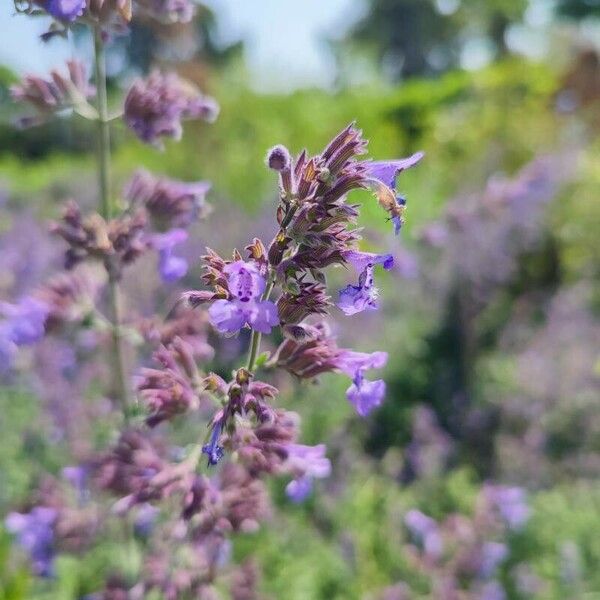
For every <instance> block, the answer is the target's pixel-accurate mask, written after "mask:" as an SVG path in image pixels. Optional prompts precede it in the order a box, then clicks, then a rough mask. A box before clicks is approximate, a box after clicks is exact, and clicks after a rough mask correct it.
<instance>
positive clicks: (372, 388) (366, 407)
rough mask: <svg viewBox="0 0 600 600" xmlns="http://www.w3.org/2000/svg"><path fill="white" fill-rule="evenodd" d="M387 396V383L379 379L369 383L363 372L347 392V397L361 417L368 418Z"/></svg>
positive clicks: (357, 376)
mask: <svg viewBox="0 0 600 600" xmlns="http://www.w3.org/2000/svg"><path fill="white" fill-rule="evenodd" d="M384 396H385V381H383V379H377V380H376V381H368V380H366V379H365V378H364V376H363V374H362V372H359V373H358V374H357V375H356V377H355V378H354V380H353V382H352V385H351V386H350V387H349V388H348V390H347V391H346V397H347V398H348V400H349V401H350V402H351V404H353V405H354V408H356V412H357V413H358V414H359V415H360V416H361V417H366V416H367V415H368V414H369V413H370V412H371V411H372V410H373V409H374V408H376V407H377V406H379V405H380V404H381V402H382V401H383V397H384Z"/></svg>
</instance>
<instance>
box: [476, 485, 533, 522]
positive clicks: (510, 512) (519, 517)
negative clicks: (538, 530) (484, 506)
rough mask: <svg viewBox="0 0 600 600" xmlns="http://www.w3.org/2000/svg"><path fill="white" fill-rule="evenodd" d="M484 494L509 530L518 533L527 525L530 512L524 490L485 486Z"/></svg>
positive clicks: (501, 486)
mask: <svg viewBox="0 0 600 600" xmlns="http://www.w3.org/2000/svg"><path fill="white" fill-rule="evenodd" d="M484 494H485V497H486V499H487V501H488V502H489V503H490V504H491V505H492V506H493V507H494V508H495V509H496V510H497V511H498V514H499V516H500V518H501V519H502V520H503V521H504V522H505V523H506V526H507V527H508V528H509V529H512V530H515V531H518V530H519V529H522V528H523V526H524V525H525V523H527V521H528V519H529V513H530V511H529V506H528V505H527V494H526V493H525V490H523V489H522V488H520V487H508V486H503V485H487V486H486V487H485V491H484Z"/></svg>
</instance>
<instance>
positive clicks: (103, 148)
mask: <svg viewBox="0 0 600 600" xmlns="http://www.w3.org/2000/svg"><path fill="white" fill-rule="evenodd" d="M94 66H95V73H96V89H97V95H96V98H97V103H98V104H97V110H98V185H99V190H100V211H101V214H102V217H103V218H104V219H106V220H109V219H110V218H111V217H112V216H113V215H112V213H113V205H112V202H111V193H110V128H109V121H110V119H109V116H108V98H107V94H106V59H105V54H104V41H103V40H102V32H101V31H100V28H99V27H95V28H94ZM108 271H109V273H108V290H109V302H110V313H111V314H110V320H111V324H112V357H113V361H114V377H115V379H114V388H115V392H116V394H117V395H118V397H119V400H120V403H121V409H122V411H123V419H124V420H125V423H128V422H129V388H128V385H127V376H126V368H125V358H124V354H123V344H122V336H121V294H120V289H119V282H118V281H117V279H116V278H115V276H114V275H113V274H112V273H111V272H110V271H111V270H110V269H108Z"/></svg>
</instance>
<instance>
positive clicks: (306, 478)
mask: <svg viewBox="0 0 600 600" xmlns="http://www.w3.org/2000/svg"><path fill="white" fill-rule="evenodd" d="M286 450H287V453H288V456H287V460H286V464H285V466H286V467H287V468H288V469H289V470H290V471H291V472H292V473H294V475H295V478H294V479H293V480H292V481H290V483H288V485H287V486H286V488H285V493H286V495H287V497H288V498H289V499H290V500H291V501H292V502H297V503H298V502H303V501H304V500H306V498H308V496H309V495H310V493H311V492H312V482H313V479H315V478H316V479H323V478H324V477H329V475H330V474H331V462H330V461H329V459H328V458H326V457H325V452H326V450H327V448H326V446H325V444H318V445H317V446H304V445H302V444H288V445H287V446H286Z"/></svg>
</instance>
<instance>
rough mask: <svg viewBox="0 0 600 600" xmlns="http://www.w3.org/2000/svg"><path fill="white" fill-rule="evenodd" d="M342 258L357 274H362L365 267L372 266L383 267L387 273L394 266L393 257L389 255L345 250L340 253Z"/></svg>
mask: <svg viewBox="0 0 600 600" xmlns="http://www.w3.org/2000/svg"><path fill="white" fill-rule="evenodd" d="M342 256H343V257H344V259H345V260H346V261H347V262H349V263H350V264H351V265H352V266H353V267H354V268H355V269H356V270H357V272H358V273H362V272H363V271H364V270H365V269H366V268H367V267H372V266H373V265H383V268H384V269H385V270H386V271H389V270H390V269H391V268H392V267H393V266H394V257H393V256H392V255H391V254H375V253H373V252H361V251H360V250H346V251H345V252H342Z"/></svg>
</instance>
